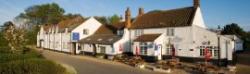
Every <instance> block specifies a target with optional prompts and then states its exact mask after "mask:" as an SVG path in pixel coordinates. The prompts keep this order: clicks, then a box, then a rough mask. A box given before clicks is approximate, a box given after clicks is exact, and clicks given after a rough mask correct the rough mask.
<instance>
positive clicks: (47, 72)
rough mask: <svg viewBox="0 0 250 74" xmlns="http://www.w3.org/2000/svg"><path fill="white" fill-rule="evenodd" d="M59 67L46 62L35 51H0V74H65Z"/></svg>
mask: <svg viewBox="0 0 250 74" xmlns="http://www.w3.org/2000/svg"><path fill="white" fill-rule="evenodd" d="M65 73H66V70H65V68H63V67H62V66H61V65H59V64H56V63H54V62H52V61H49V60H46V59H44V58H43V57H42V55H41V54H39V53H38V52H37V51H35V50H32V49H28V50H26V53H12V52H8V50H4V51H3V50H2V51H0V74H65Z"/></svg>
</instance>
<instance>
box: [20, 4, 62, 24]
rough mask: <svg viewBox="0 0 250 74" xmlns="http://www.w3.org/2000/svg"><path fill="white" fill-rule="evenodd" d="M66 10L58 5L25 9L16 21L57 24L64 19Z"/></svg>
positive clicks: (35, 6) (44, 5)
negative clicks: (24, 20)
mask: <svg viewBox="0 0 250 74" xmlns="http://www.w3.org/2000/svg"><path fill="white" fill-rule="evenodd" d="M64 12H65V11H64V9H63V8H61V7H60V6H59V5H58V4H56V3H51V4H50V3H49V4H42V5H34V6H31V7H28V8H27V9H25V12H24V13H21V14H19V15H18V16H17V17H16V18H15V19H16V20H20V19H27V20H28V22H27V23H29V24H33V25H41V24H57V23H58V22H59V21H61V20H62V19H63V16H64V15H63V14H64Z"/></svg>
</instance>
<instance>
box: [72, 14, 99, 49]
mask: <svg viewBox="0 0 250 74" xmlns="http://www.w3.org/2000/svg"><path fill="white" fill-rule="evenodd" d="M101 25H102V24H101V23H100V22H98V21H97V20H96V19H95V18H93V17H91V18H89V19H88V20H86V21H85V22H83V23H82V24H81V25H79V26H78V27H76V28H75V29H73V30H72V32H71V40H73V39H72V36H73V35H72V34H73V33H79V35H80V37H79V38H80V40H81V39H84V38H86V37H88V36H90V35H93V34H94V33H95V32H96V30H97V29H98V28H99V27H101ZM84 29H87V30H88V34H87V35H85V34H83V30H84ZM77 45H78V43H77ZM80 51H81V50H78V48H77V49H76V53H77V54H79V53H80Z"/></svg>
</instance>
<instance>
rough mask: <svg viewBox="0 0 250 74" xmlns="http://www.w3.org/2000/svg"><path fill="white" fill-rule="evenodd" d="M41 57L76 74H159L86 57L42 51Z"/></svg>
mask: <svg viewBox="0 0 250 74" xmlns="http://www.w3.org/2000/svg"><path fill="white" fill-rule="evenodd" d="M43 55H44V56H45V57H46V58H47V59H49V60H53V61H56V62H60V63H64V64H67V65H70V66H72V67H74V68H75V69H76V71H77V73H78V74H160V73H157V72H153V71H150V70H142V69H138V68H134V67H130V66H128V65H124V64H121V63H118V62H112V61H107V60H104V59H97V58H92V57H88V56H75V55H74V56H73V55H69V54H65V53H59V52H54V51H49V50H44V51H43Z"/></svg>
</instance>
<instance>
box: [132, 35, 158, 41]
mask: <svg viewBox="0 0 250 74" xmlns="http://www.w3.org/2000/svg"><path fill="white" fill-rule="evenodd" d="M160 35H161V34H144V35H141V36H139V37H137V38H136V39H135V40H134V41H135V42H152V41H154V40H155V39H156V38H158V37H159V36H160Z"/></svg>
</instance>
